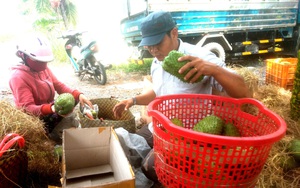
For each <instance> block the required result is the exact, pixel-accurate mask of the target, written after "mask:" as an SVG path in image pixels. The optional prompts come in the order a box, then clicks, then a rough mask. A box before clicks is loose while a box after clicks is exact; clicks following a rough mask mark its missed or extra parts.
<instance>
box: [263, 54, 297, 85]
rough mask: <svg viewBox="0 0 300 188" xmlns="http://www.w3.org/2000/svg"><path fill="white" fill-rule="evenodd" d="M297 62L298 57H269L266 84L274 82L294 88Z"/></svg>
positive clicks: (274, 83)
mask: <svg viewBox="0 0 300 188" xmlns="http://www.w3.org/2000/svg"><path fill="white" fill-rule="evenodd" d="M297 63H298V59H297V58H276V59H267V60H266V84H273V85H277V86H279V87H282V88H284V89H287V90H292V89H293V85H294V78H295V71H296V68H297Z"/></svg>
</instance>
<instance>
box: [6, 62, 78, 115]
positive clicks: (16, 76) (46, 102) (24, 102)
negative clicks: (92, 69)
mask: <svg viewBox="0 0 300 188" xmlns="http://www.w3.org/2000/svg"><path fill="white" fill-rule="evenodd" d="M9 86H10V88H11V90H12V93H13V95H14V102H15V104H16V106H17V107H19V108H24V110H25V111H26V112H27V113H30V114H33V115H36V116H42V115H47V114H51V113H53V112H52V110H51V105H52V104H53V102H54V97H55V94H56V93H57V94H62V93H72V94H73V96H74V97H75V99H76V102H78V100H79V95H80V92H79V91H77V90H74V89H71V88H69V87H68V86H66V85H65V84H64V83H62V82H60V81H59V80H58V79H57V78H56V76H55V75H54V74H53V73H52V71H51V70H50V69H49V68H46V70H44V71H40V72H33V71H31V70H30V68H29V67H28V66H26V65H18V66H15V67H12V75H11V78H10V81H9Z"/></svg>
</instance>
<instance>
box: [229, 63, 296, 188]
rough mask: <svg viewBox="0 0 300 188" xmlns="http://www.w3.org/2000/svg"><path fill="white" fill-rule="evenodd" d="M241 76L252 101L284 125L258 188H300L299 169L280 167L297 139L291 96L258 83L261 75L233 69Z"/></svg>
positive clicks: (283, 91)
mask: <svg viewBox="0 0 300 188" xmlns="http://www.w3.org/2000/svg"><path fill="white" fill-rule="evenodd" d="M234 69H235V70H236V72H237V73H238V74H240V75H242V76H243V77H244V79H245V82H246V83H247V84H248V87H249V89H250V91H253V98H255V99H257V100H259V101H261V102H262V103H263V104H264V105H265V106H266V107H267V108H268V109H270V110H271V111H273V112H274V113H276V114H278V115H279V116H281V117H282V118H283V119H284V120H285V122H286V124H287V132H286V136H285V137H284V138H283V139H282V140H281V141H279V142H277V143H275V144H274V145H273V147H272V150H271V151H270V154H269V158H268V160H267V162H266V164H265V166H264V169H263V170H262V172H261V174H260V176H259V180H258V185H257V187H260V188H279V187H280V188H285V187H300V167H298V168H295V169H286V168H284V166H283V165H282V163H283V161H285V160H287V159H288V156H289V153H288V151H287V148H288V144H289V142H290V141H291V140H292V139H293V138H300V121H298V122H295V121H294V120H292V119H291V117H290V98H291V92H290V91H288V90H285V89H283V88H280V87H278V86H275V85H264V83H263V82H261V71H263V70H259V69H257V70H256V71H254V70H253V69H249V68H246V67H234Z"/></svg>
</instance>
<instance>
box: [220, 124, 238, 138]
mask: <svg viewBox="0 0 300 188" xmlns="http://www.w3.org/2000/svg"><path fill="white" fill-rule="evenodd" d="M223 135H224V136H237V137H239V136H241V134H240V132H239V130H238V128H236V126H234V125H233V124H232V123H230V122H229V123H226V124H225V125H224V132H223Z"/></svg>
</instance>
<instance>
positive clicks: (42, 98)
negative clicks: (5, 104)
mask: <svg viewBox="0 0 300 188" xmlns="http://www.w3.org/2000/svg"><path fill="white" fill-rule="evenodd" d="M16 55H17V56H18V57H20V58H21V59H22V62H21V63H22V64H20V65H17V66H15V67H12V75H11V78H10V81H9V85H10V88H11V90H12V93H13V95H14V102H15V104H16V106H17V107H18V108H22V109H24V111H25V112H26V113H28V114H31V115H35V116H38V117H40V118H41V119H42V120H43V121H44V122H45V129H46V132H47V134H48V135H49V137H50V138H51V139H53V140H54V141H56V142H57V143H61V138H62V131H63V129H65V128H70V127H78V125H79V122H78V120H76V118H75V114H74V113H71V114H69V115H67V116H65V117H62V116H59V115H58V114H56V113H55V110H54V105H53V104H54V97H55V94H56V93H57V94H62V93H71V94H72V95H73V96H74V98H75V100H76V104H77V103H78V102H80V104H82V105H84V104H88V105H89V106H91V107H92V103H91V102H90V101H89V100H88V99H87V98H86V96H85V95H84V94H82V93H81V92H80V91H78V90H76V89H71V88H69V87H68V86H66V85H65V84H64V83H62V82H60V81H59V80H58V79H57V78H56V76H55V75H54V74H53V73H52V71H51V70H50V69H49V68H48V67H47V64H48V62H50V61H52V60H53V59H54V56H53V53H52V49H51V46H50V44H49V42H48V40H47V39H46V38H45V37H42V36H34V37H32V38H27V40H26V42H25V43H24V44H21V45H19V46H17V53H16Z"/></svg>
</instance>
